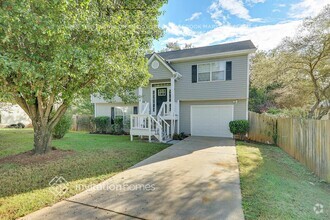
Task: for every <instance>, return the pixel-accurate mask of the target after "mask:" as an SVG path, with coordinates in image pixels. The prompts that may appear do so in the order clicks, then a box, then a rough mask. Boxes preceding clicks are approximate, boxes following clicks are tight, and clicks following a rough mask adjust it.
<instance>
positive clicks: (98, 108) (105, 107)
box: [95, 103, 139, 117]
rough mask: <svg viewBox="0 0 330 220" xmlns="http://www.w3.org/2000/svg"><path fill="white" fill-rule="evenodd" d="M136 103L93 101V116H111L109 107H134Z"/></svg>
mask: <svg viewBox="0 0 330 220" xmlns="http://www.w3.org/2000/svg"><path fill="white" fill-rule="evenodd" d="M138 105H139V104H138V103H132V104H122V103H95V116H96V117H99V116H108V117H111V107H134V106H138Z"/></svg>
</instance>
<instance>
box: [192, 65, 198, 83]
mask: <svg viewBox="0 0 330 220" xmlns="http://www.w3.org/2000/svg"><path fill="white" fill-rule="evenodd" d="M191 82H192V83H197V65H192V67H191Z"/></svg>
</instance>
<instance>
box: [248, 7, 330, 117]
mask: <svg viewBox="0 0 330 220" xmlns="http://www.w3.org/2000/svg"><path fill="white" fill-rule="evenodd" d="M269 87H271V88H272V89H269ZM266 88H268V89H266ZM251 89H261V90H267V93H268V94H267V97H271V98H273V101H274V104H275V107H277V108H289V109H292V108H297V107H299V108H301V109H306V110H307V111H308V112H309V114H308V117H309V118H316V119H320V118H322V117H323V116H324V115H326V114H328V112H329V111H330V105H329V100H330V7H329V6H327V7H325V8H324V10H323V11H322V12H321V13H320V14H319V15H318V16H316V17H315V18H307V19H305V21H304V22H303V24H302V26H301V27H300V28H299V29H298V31H297V34H296V35H295V36H294V37H292V38H286V39H284V40H283V42H282V44H281V45H280V46H279V47H278V48H276V49H274V50H272V51H269V52H262V51H261V52H258V53H257V54H256V55H255V57H254V58H253V65H252V68H251ZM252 98H253V97H252ZM251 101H252V102H253V101H254V100H251ZM268 101H269V100H268Z"/></svg>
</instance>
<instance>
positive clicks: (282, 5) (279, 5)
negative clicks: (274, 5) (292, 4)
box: [278, 4, 286, 8]
mask: <svg viewBox="0 0 330 220" xmlns="http://www.w3.org/2000/svg"><path fill="white" fill-rule="evenodd" d="M285 6H286V4H278V7H281V8H283V7H285Z"/></svg>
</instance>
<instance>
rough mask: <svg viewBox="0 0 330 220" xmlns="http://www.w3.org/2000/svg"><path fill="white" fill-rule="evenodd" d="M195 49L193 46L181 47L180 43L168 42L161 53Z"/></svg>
mask: <svg viewBox="0 0 330 220" xmlns="http://www.w3.org/2000/svg"><path fill="white" fill-rule="evenodd" d="M190 48H193V45H192V44H185V45H184V46H183V47H180V45H179V43H178V42H177V41H176V42H168V43H167V44H166V47H165V48H164V49H162V50H161V51H160V52H167V51H173V50H182V49H190Z"/></svg>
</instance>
